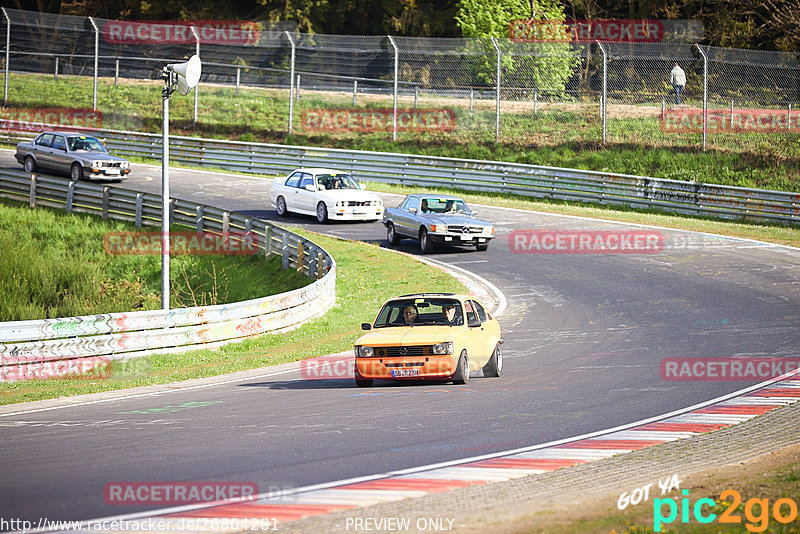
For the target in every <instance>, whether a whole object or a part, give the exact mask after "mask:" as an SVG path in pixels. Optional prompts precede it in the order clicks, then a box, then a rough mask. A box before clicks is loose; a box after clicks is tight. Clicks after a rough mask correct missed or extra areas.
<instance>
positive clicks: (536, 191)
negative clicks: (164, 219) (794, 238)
mask: <svg viewBox="0 0 800 534" xmlns="http://www.w3.org/2000/svg"><path fill="white" fill-rule="evenodd" d="M94 133H95V134H96V135H98V136H100V137H102V138H104V139H105V141H106V144H107V146H108V148H109V149H110V150H111V151H112V152H115V153H117V154H121V155H126V156H129V157H138V158H146V159H156V160H158V159H160V158H161V136H160V135H158V134H147V133H137V132H123V131H114V130H96V131H94ZM30 137H31V136H30V133H27V134H23V133H19V132H10V131H0V142H2V141H5V142H18V141H20V140H23V139H29V138H30ZM170 160H171V161H172V162H174V163H180V164H183V165H192V166H199V167H210V168H216V169H224V170H229V171H238V172H246V173H255V174H270V175H275V174H287V173H288V172H289V171H291V170H293V169H296V168H298V167H334V168H337V169H341V170H348V171H351V172H353V173H354V174H356V175H357V176H358V177H359V178H360V179H363V180H367V181H373V182H383V183H392V184H402V185H413V186H423V187H439V188H452V189H463V190H469V191H483V192H491V193H507V194H514V195H522V196H528V197H534V198H542V199H556V200H568V201H581V202H595V203H599V204H609V205H621V206H629V207H633V208H638V209H658V210H662V211H670V212H676V213H681V214H687V215H695V216H707V217H719V218H723V219H735V220H742V221H752V222H764V221H771V222H782V223H790V224H798V223H800V193H797V192H795V193H789V192H782V191H770V190H765V189H748V188H743V187H733V186H726V185H714V184H705V183H701V182H684V181H679V180H667V179H662V178H652V177H647V176H635V175H628V174H618V173H609V172H596V171H587V170H580V169H564V168H559V167H545V166H539V165H526V164H521V163H504V162H500V161H486V160H470V159H455V158H443V157H434V156H417V155H412V154H396V153H389V152H364V151H357V150H343V149H335V148H314V147H301V146H288V145H275V144H265V143H247V142H239V141H222V140H214V139H200V138H194V137H177V136H171V137H170Z"/></svg>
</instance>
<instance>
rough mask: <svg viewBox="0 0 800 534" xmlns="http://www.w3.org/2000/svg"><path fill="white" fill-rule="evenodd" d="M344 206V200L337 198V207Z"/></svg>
mask: <svg viewBox="0 0 800 534" xmlns="http://www.w3.org/2000/svg"><path fill="white" fill-rule="evenodd" d="M342 206H344V200H337V201H336V207H337V208H341V207H342Z"/></svg>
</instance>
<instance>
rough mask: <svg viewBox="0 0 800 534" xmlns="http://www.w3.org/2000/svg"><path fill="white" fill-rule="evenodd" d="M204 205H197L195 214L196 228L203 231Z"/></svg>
mask: <svg viewBox="0 0 800 534" xmlns="http://www.w3.org/2000/svg"><path fill="white" fill-rule="evenodd" d="M203 211H204V209H203V206H197V209H196V210H195V215H194V229H195V231H197V232H202V231H203Z"/></svg>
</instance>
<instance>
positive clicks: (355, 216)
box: [270, 169, 383, 223]
mask: <svg viewBox="0 0 800 534" xmlns="http://www.w3.org/2000/svg"><path fill="white" fill-rule="evenodd" d="M363 189H364V186H362V185H359V183H358V182H357V181H356V180H355V179H354V178H353V175H352V174H350V173H346V172H339V171H335V170H333V169H297V170H296V171H294V172H292V173H291V174H290V175H289V176H287V177H285V178H284V177H279V178H275V180H274V181H273V183H272V192H271V193H270V200H271V201H272V205H273V206H275V211H277V212H278V215H280V216H281V217H285V216H286V215H287V214H288V213H289V212H293V213H302V214H305V215H314V216H316V217H317V220H318V221H319V222H321V223H324V222H327V221H378V220H380V219H381V217H383V203H382V202H381V199H380V198H379V197H378V195H376V194H374V193H368V192H367V191H364V190H363Z"/></svg>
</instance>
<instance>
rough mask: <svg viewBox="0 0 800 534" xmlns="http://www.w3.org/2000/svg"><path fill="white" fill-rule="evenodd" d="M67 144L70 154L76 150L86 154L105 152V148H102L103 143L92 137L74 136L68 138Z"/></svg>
mask: <svg viewBox="0 0 800 534" xmlns="http://www.w3.org/2000/svg"><path fill="white" fill-rule="evenodd" d="M67 144H68V145H69V150H70V152H75V151H77V150H85V151H87V152H105V151H106V149H105V147H104V146H103V143H101V142H100V141H98V140H97V139H95V138H94V137H89V136H86V135H76V136H72V137H68V138H67Z"/></svg>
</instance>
